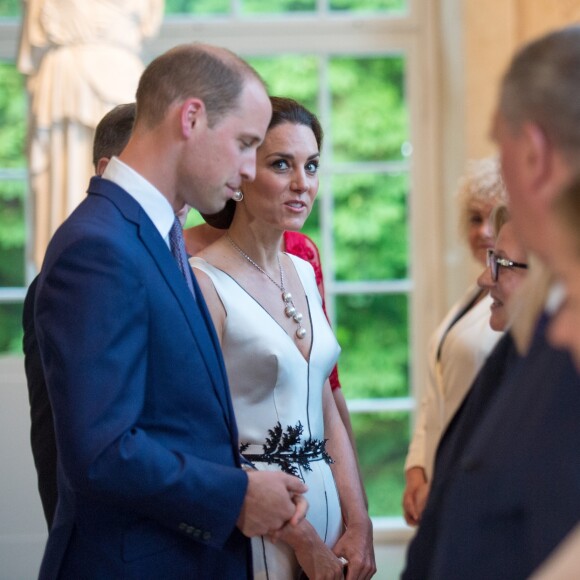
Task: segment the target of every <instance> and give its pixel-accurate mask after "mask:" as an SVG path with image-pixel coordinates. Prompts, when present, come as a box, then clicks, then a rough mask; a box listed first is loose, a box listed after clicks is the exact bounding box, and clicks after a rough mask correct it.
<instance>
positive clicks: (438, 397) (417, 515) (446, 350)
mask: <svg viewBox="0 0 580 580" xmlns="http://www.w3.org/2000/svg"><path fill="white" fill-rule="evenodd" d="M506 198H507V194H506V191H505V187H504V184H503V181H502V178H501V173H500V166H499V161H498V159H497V157H488V158H484V159H480V160H477V161H472V162H471V163H470V164H469V167H468V171H467V174H466V175H465V176H464V177H463V179H462V180H461V182H460V186H459V191H458V196H457V201H458V204H459V219H460V226H461V233H462V234H463V235H464V236H465V239H466V241H467V243H468V246H469V249H470V250H471V254H472V255H473V257H474V258H475V260H476V261H477V262H478V263H479V264H480V265H481V266H482V267H485V266H486V258H487V251H488V249H491V248H493V242H494V239H493V227H492V223H491V213H492V210H493V209H494V207H496V206H498V205H499V204H500V203H505V202H506ZM491 304H492V299H491V298H490V296H489V293H488V290H487V289H485V288H483V289H482V288H480V287H479V286H478V285H477V284H475V283H474V284H473V285H472V286H470V287H469V288H468V290H467V292H466V293H465V295H464V296H463V297H462V298H461V299H460V300H459V301H458V302H457V303H456V304H455V305H454V306H453V307H452V308H451V310H450V311H449V312H448V313H447V315H446V316H445V318H444V319H443V321H442V322H441V324H440V325H439V326H438V327H437V329H436V330H435V332H434V334H433V336H432V337H431V341H430V344H429V377H428V378H429V381H428V383H427V384H426V385H425V389H424V392H423V395H422V397H421V401H420V404H419V408H418V411H417V418H416V421H415V430H414V433H413V438H412V439H411V443H410V445H409V451H408V454H407V459H406V461H405V479H406V486H405V491H404V493H403V502H402V503H403V513H404V516H405V520H406V521H407V523H408V524H409V525H412V526H416V525H417V524H418V523H419V521H420V519H421V514H422V513H423V509H424V507H425V504H426V502H427V497H428V494H429V488H430V484H431V478H432V476H433V465H434V461H435V453H436V451H437V446H438V445H439V441H440V439H441V436H442V435H443V432H444V430H445V428H446V427H447V425H448V424H449V421H450V420H451V419H452V417H453V415H454V414H455V412H456V411H457V409H458V408H459V406H460V405H461V402H462V401H463V399H464V398H465V395H466V394H467V392H468V390H469V388H470V387H471V384H472V382H473V379H474V378H475V376H476V375H477V373H478V371H479V369H480V368H481V367H482V366H483V363H484V362H485V359H486V358H487V356H488V355H489V353H490V352H491V350H492V349H493V347H494V346H495V344H496V342H497V341H498V339H499V338H500V336H501V333H500V332H496V331H495V330H492V328H491V327H490V325H489V316H490V306H491Z"/></svg>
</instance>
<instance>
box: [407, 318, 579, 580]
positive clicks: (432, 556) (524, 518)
mask: <svg viewBox="0 0 580 580" xmlns="http://www.w3.org/2000/svg"><path fill="white" fill-rule="evenodd" d="M545 328H546V324H545V319H542V321H541V322H540V324H539V326H538V328H537V329H536V335H535V337H534V341H533V343H532V346H531V349H530V352H529V353H528V354H527V355H526V357H525V358H519V357H517V355H516V353H515V349H514V346H513V343H512V340H511V337H510V336H509V335H508V336H506V337H504V338H503V339H502V340H501V341H500V342H499V343H498V345H497V346H496V348H495V349H494V351H493V353H492V354H491V355H490V357H489V359H488V361H486V364H485V365H484V367H483V369H482V371H481V372H480V374H479V375H478V377H477V378H476V381H475V383H474V385H473V388H472V391H471V393H470V395H469V397H468V398H467V399H466V401H465V403H464V405H463V406H462V407H461V409H460V411H459V412H458V414H457V415H456V417H455V419H454V421H453V422H452V423H451V424H450V426H449V429H448V430H447V432H446V434H445V437H444V439H443V440H442V442H441V445H440V448H439V451H438V455H437V463H436V468H435V475H434V479H433V487H432V490H431V493H430V496H429V500H428V502H427V506H426V508H425V511H424V513H423V517H422V520H421V524H420V527H419V530H418V532H417V535H416V536H415V538H414V540H413V542H412V543H411V545H410V547H409V552H408V556H407V567H406V570H405V572H404V573H403V578H404V579H405V580H411V579H413V580H418V579H422V578H425V579H427V578H428V579H429V580H431V579H433V580H436V579H445V580H453V579H458V580H459V579H464V578H470V579H473V580H478V579H482V580H483V579H486V580H487V579H489V578H509V579H510V580H512V579H514V580H517V579H519V578H522V579H523V578H527V577H528V576H529V575H530V574H531V573H532V571H533V570H535V569H536V568H537V566H538V565H539V564H540V563H541V562H542V561H543V560H544V559H545V558H546V557H547V556H548V555H549V554H550V552H551V551H552V550H553V549H554V548H555V547H556V546H557V545H558V543H559V542H560V541H561V540H562V539H563V538H564V537H565V536H566V534H567V533H568V532H569V531H570V530H571V529H572V527H573V526H574V525H575V524H576V522H577V521H578V520H579V519H580V422H579V419H578V418H579V417H580V379H579V377H578V375H577V373H576V371H575V369H574V367H573V365H572V362H571V360H570V357H569V356H568V355H567V354H566V353H564V352H562V351H558V350H555V349H553V348H552V347H550V345H548V344H547V342H546V338H545Z"/></svg>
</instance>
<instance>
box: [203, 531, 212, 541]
mask: <svg viewBox="0 0 580 580" xmlns="http://www.w3.org/2000/svg"><path fill="white" fill-rule="evenodd" d="M210 538H211V532H204V533H203V536H202V539H203V540H205V541H206V542H207V541H208V540H209V539H210Z"/></svg>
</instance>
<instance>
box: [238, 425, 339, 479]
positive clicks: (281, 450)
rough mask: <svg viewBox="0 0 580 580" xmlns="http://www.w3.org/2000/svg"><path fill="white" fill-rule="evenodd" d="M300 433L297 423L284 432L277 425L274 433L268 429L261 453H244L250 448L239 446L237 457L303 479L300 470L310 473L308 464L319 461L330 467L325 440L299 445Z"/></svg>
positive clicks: (302, 429)
mask: <svg viewBox="0 0 580 580" xmlns="http://www.w3.org/2000/svg"><path fill="white" fill-rule="evenodd" d="M303 431H304V427H303V426H302V423H301V422H300V421H298V423H297V424H296V426H295V427H292V426H291V425H288V426H287V427H286V431H284V430H283V429H282V425H281V424H280V422H279V421H278V423H276V426H275V427H274V428H273V429H268V435H269V437H267V438H266V442H265V443H264V445H262V449H263V450H264V452H263V453H248V454H246V453H244V452H245V451H246V450H247V449H248V447H249V446H250V444H249V443H242V444H241V445H240V453H241V454H242V455H243V456H244V457H245V458H246V459H247V460H248V461H258V462H261V463H267V464H268V465H278V466H279V467H280V469H281V470H282V471H283V472H284V473H288V474H290V475H295V476H296V477H300V478H301V479H302V477H301V475H300V469H299V468H302V469H304V470H305V471H312V468H311V467H310V463H311V462H313V461H320V460H321V459H322V460H323V461H324V462H325V463H327V464H329V465H330V464H331V463H334V460H333V459H332V457H330V455H329V454H328V453H327V452H326V442H327V441H328V439H322V440H321V439H312V438H311V437H309V438H308V439H306V440H304V441H303V442H301V440H302V432H303Z"/></svg>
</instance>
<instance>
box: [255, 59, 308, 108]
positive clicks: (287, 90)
mask: <svg viewBox="0 0 580 580" xmlns="http://www.w3.org/2000/svg"><path fill="white" fill-rule="evenodd" d="M248 61H249V62H250V64H251V65H252V66H253V67H254V68H255V69H256V70H257V71H258V72H259V73H260V75H262V78H263V79H264V80H265V81H266V84H267V85H268V91H269V93H270V94H271V95H274V96H279V97H291V98H293V99H296V100H297V101H300V103H302V104H303V105H304V106H305V107H306V108H308V109H310V110H311V111H312V112H313V113H317V108H318V107H317V105H318V58H317V57H315V56H295V55H284V56H278V57H275V58H258V57H255V58H249V59H248Z"/></svg>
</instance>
